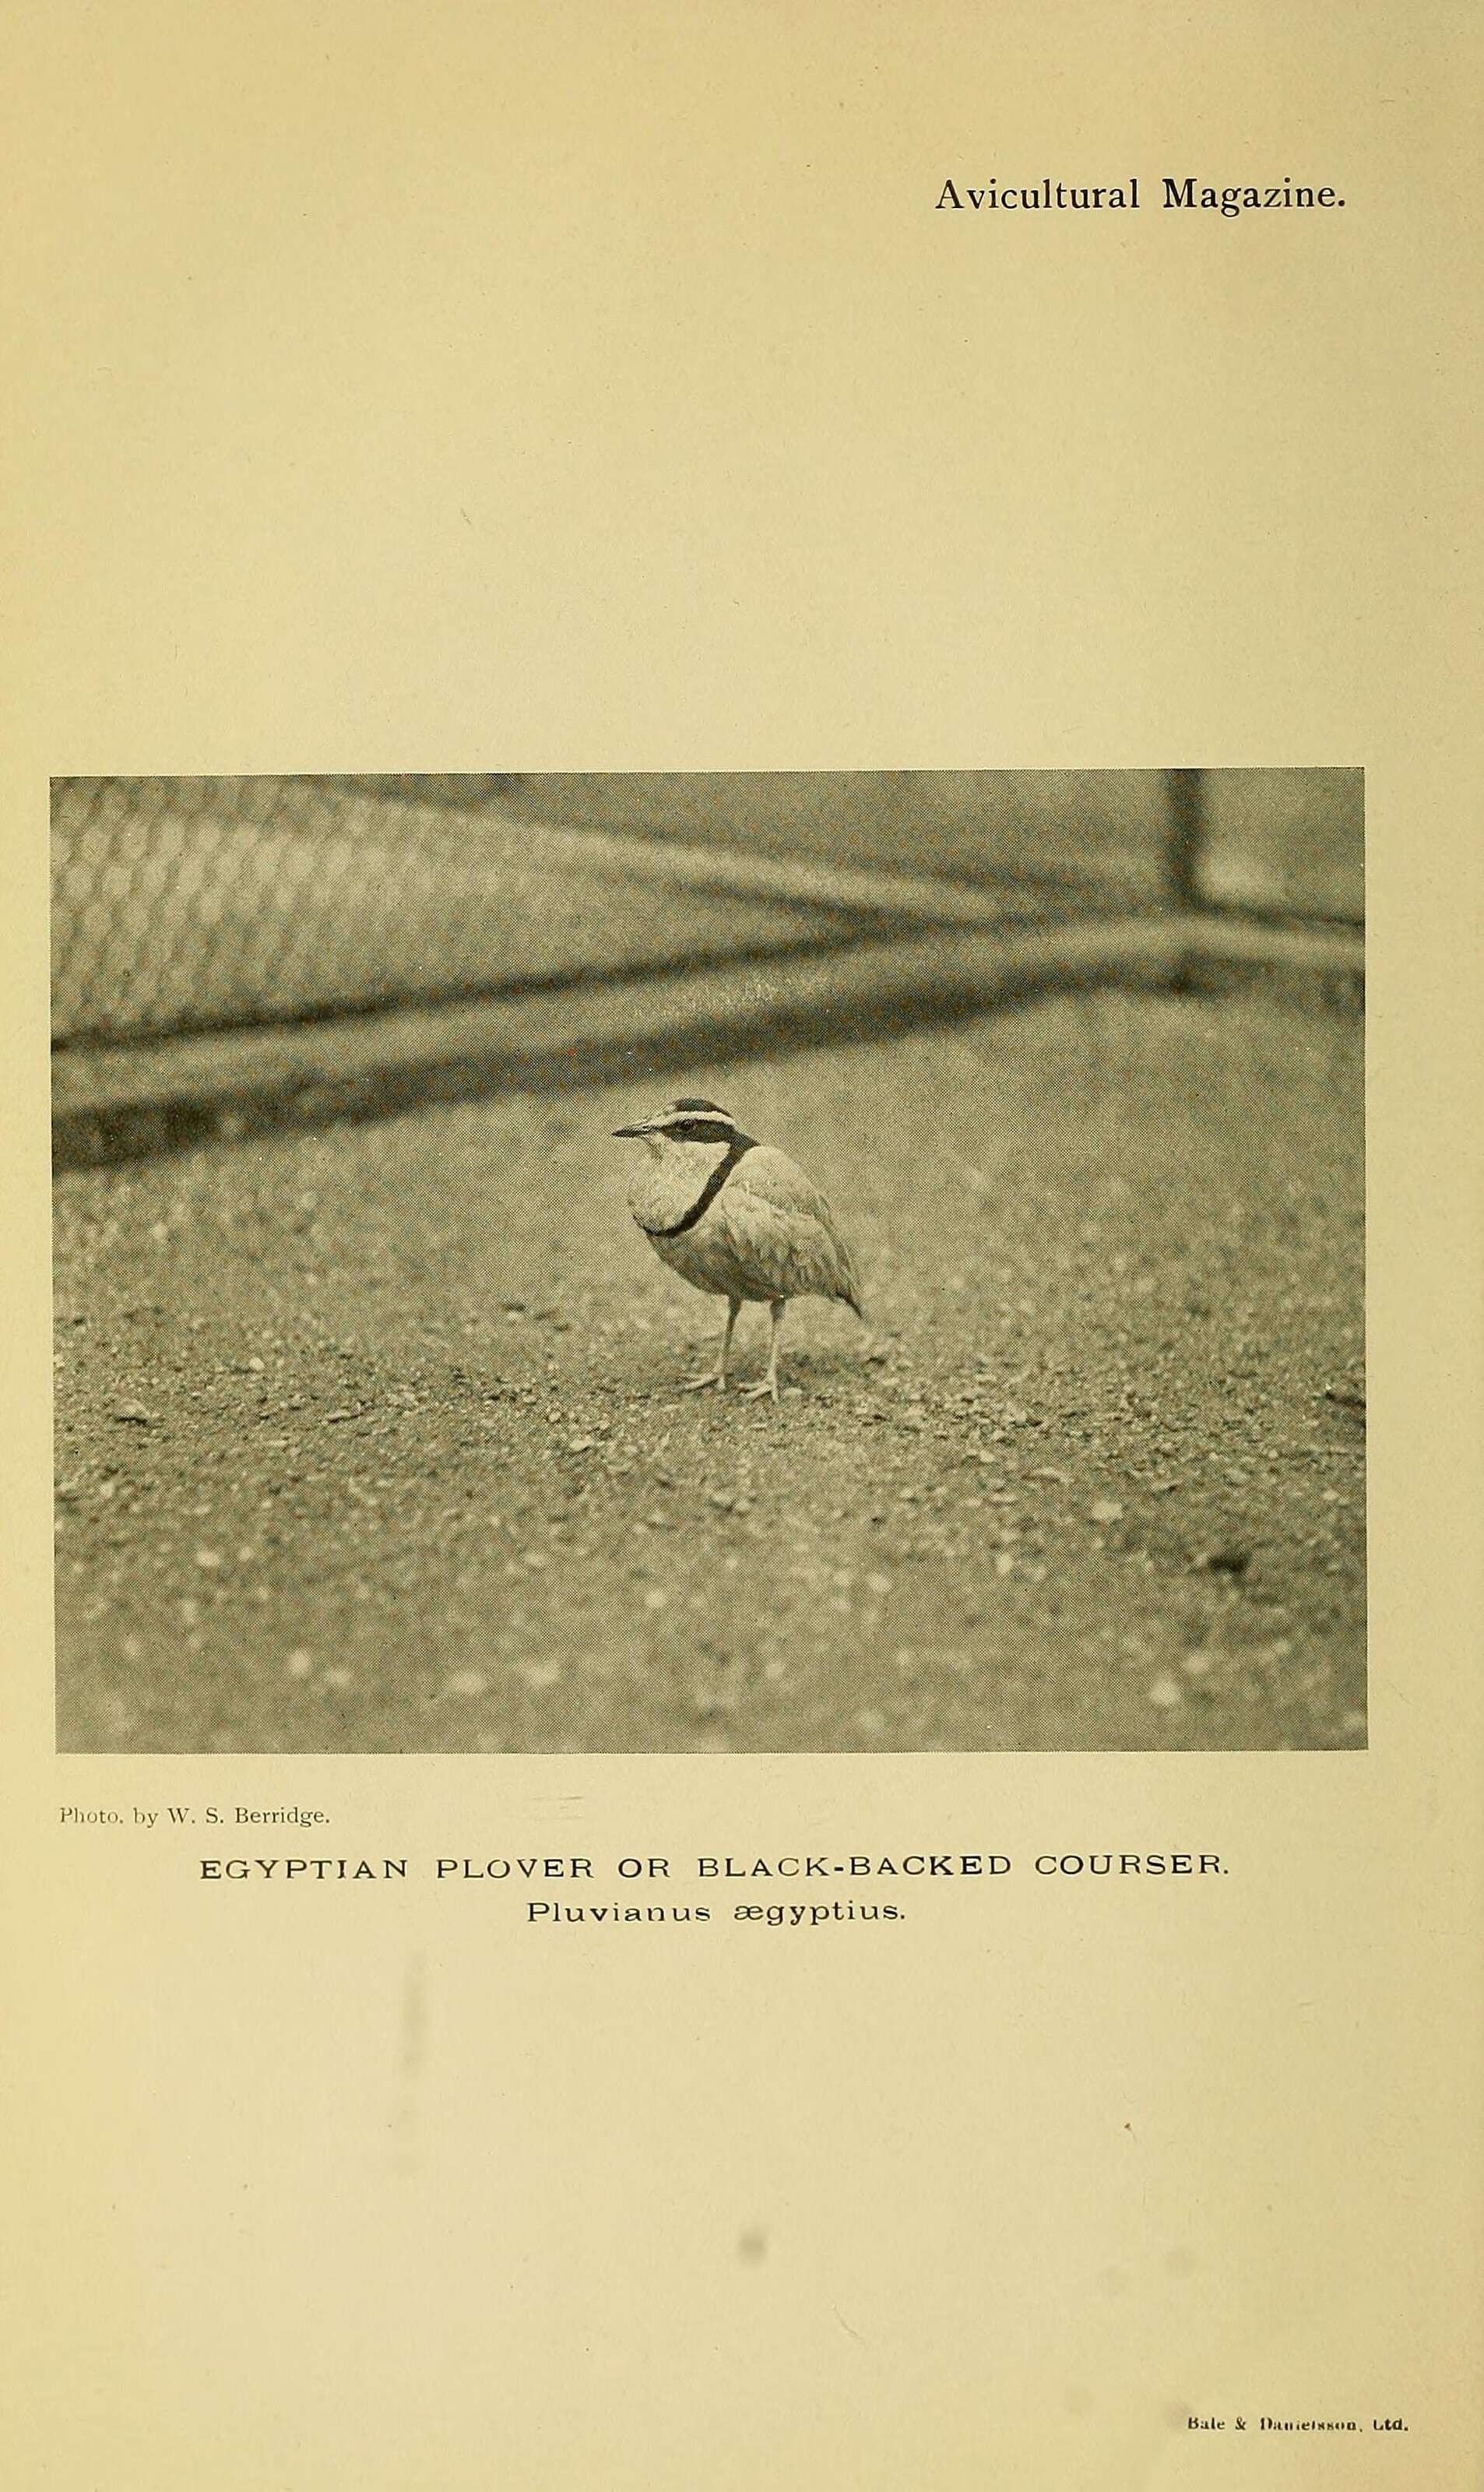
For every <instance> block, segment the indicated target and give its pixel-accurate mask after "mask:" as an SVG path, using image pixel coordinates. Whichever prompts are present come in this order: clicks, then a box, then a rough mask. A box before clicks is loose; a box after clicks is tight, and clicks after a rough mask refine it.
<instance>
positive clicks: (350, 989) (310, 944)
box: [52, 771, 1360, 1046]
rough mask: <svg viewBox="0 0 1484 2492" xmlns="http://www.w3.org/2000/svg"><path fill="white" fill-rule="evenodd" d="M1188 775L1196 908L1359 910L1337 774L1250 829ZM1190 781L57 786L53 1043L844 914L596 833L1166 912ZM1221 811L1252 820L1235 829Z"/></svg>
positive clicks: (371, 1001)
mask: <svg viewBox="0 0 1484 2492" xmlns="http://www.w3.org/2000/svg"><path fill="white" fill-rule="evenodd" d="M1199 775H1201V776H1202V777H1204V778H1206V779H1207V781H1208V793H1211V794H1212V795H1213V802H1212V805H1211V821H1210V825H1209V826H1208V827H1209V829H1210V831H1211V839H1210V848H1209V855H1208V857H1207V860H1206V881H1207V884H1208V886H1209V889H1208V895H1207V896H1209V897H1212V898H1215V899H1218V900H1219V899H1222V898H1226V899H1229V900H1231V899H1234V900H1236V901H1238V902H1241V901H1244V900H1251V899H1252V898H1254V897H1257V898H1259V899H1261V898H1263V897H1264V896H1265V897H1267V898H1274V897H1276V899H1277V900H1278V902H1279V903H1280V904H1281V905H1290V906H1291V905H1294V895H1295V891H1296V894H1297V901H1298V905H1299V906H1300V907H1303V906H1308V907H1309V908H1310V909H1311V911H1312V912H1313V913H1316V914H1331V915H1334V914H1340V915H1350V916H1358V914H1359V905H1358V893H1359V853H1360V820H1359V805H1360V787H1359V774H1358V772H1344V771H1315V772H1308V773H1293V772H1290V773H1279V774H1266V776H1267V777H1268V778H1269V779H1274V780H1276V779H1279V778H1281V779H1284V780H1286V781H1289V782H1305V783H1310V784H1308V785H1307V786H1304V787H1302V788H1301V789H1300V790H1299V799H1301V801H1299V800H1295V799H1294V797H1293V792H1292V789H1291V788H1290V790H1289V793H1288V796H1287V797H1286V799H1285V805H1284V806H1280V807H1277V809H1276V811H1275V810H1274V807H1273V806H1272V805H1269V807H1268V809H1267V811H1266V812H1265V813H1264V811H1263V809H1262V807H1261V804H1257V805H1255V806H1254V805H1253V804H1251V803H1248V804H1247V805H1246V811H1245V813H1244V812H1243V806H1242V803H1240V802H1238V801H1237V799H1238V797H1239V795H1240V791H1239V790H1238V789H1236V787H1235V786H1234V783H1236V782H1238V781H1261V779H1262V778H1263V774H1261V773H1214V774H1199ZM1196 776H1198V774H1193V773H1180V774H1175V773H1158V772H1122V773H1119V772H1103V773H1059V774H1052V773H1047V774H1029V773H998V774H992V773H979V774H975V773H957V774H955V773H947V772H922V773H905V772H894V773H863V774H857V775H856V777H855V778H854V779H853V780H847V779H846V775H845V774H831V773H814V774H810V773H798V774H759V775H758V776H757V777H755V778H748V777H746V776H744V775H743V774H713V775H712V776H710V777H706V776H703V775H702V774H674V775H667V774H649V775H647V776H646V775H644V774H633V775H629V776H621V775H614V776H606V777H595V778H593V779H590V780H586V781H583V780H578V779H574V778H571V777H561V778H556V777H551V778H547V779H528V780H524V781H518V780H515V779H513V778H510V777H501V776H497V775H492V774H490V775H486V776H483V777H470V778H461V779H451V778H423V779H411V778H402V779H395V778H380V779H372V778H359V779H348V778H341V779H333V778H267V777H264V778H210V779H207V778H194V779H184V778H176V779H166V778H134V779H122V778H88V779H84V778H61V779H57V780H54V781H53V783H52V1035H53V1041H54V1043H55V1044H57V1045H63V1046H68V1045H72V1046H75V1045H79V1044H87V1043H94V1044H99V1043H118V1042H120V1041H127V1040H135V1039H143V1038H153V1037H163V1036H164V1035H166V1034H170V1033H174V1032H181V1031H201V1030H210V1029H223V1028H231V1027H240V1026H244V1025H248V1026H251V1025H253V1024H260V1023H275V1022H285V1021H296V1020H303V1019H307V1018H311V1017H315V1016H322V1015H327V1014H331V1013H336V1012H344V1011H348V1010H364V1009H368V1008H372V1007H375V1006H384V1005H390V1004H396V1003H401V1002H432V1001H439V1000H443V999H447V998H453V997H460V996H468V995H473V994H490V993H492V992H502V991H509V990H511V989H515V988H520V987H528V986H530V985H533V984H537V985H539V984H554V983H559V982H561V981H564V980H568V979H572V978H575V977H579V976H591V975H595V974H599V975H613V974H622V973H625V972H628V971H632V970H634V969H638V968H642V967H663V966H667V965H679V964H693V965H695V964H703V963H704V962H706V961H708V960H711V959H718V958H727V957H736V956H738V955H740V954H743V953H746V952H748V951H757V952H768V951H778V950H787V949H789V948H793V947H797V946H800V945H809V944H812V943H820V942H823V941H826V940H829V939H832V938H833V939H839V937H840V934H841V931H842V912H841V911H840V910H839V909H832V908H831V907H830V906H829V905H812V904H811V902H810V901H808V900H801V899H799V898H798V897H797V896H795V897H794V898H792V899H791V900H790V899H788V898H787V897H781V896H780V895H779V894H778V893H776V892H775V893H773V894H771V895H769V894H767V893H765V892H760V891H757V890H755V891H753V892H751V893H749V892H747V891H745V890H743V891H738V890H732V891H729V892H718V891H714V890H712V891H708V890H705V889H703V888H702V889H697V887H695V884H694V880H693V882H692V885H691V887H684V883H685V877H684V876H683V875H681V876H680V877H679V880H678V883H677V885H676V887H673V888H668V887H666V886H665V885H664V883H663V881H662V882H659V883H657V882H656V881H654V880H652V879H650V880H646V879H644V878H643V877H642V876H638V877H634V876H626V875H625V874H624V873H623V872H621V871H620V872H611V871H601V870H598V869H597V867H596V866H595V864H594V857H595V844H596V846H597V847H598V848H601V846H602V844H603V842H604V840H605V838H607V839H608V840H610V841H611V842H612V843H614V844H615V845H616V843H617V842H618V841H620V840H622V839H624V838H629V839H632V838H633V837H635V836H638V837H641V838H648V839H650V840H654V839H655V838H657V837H659V838H663V837H664V836H665V835H666V833H668V832H678V834H679V835H681V836H682V837H684V838H686V839H689V840H691V841H693V842H694V841H696V840H697V839H699V840H702V841H704V840H706V839H712V840H715V841H717V842H718V843H720V844H722V845H726V844H727V843H731V844H732V845H735V844H736V843H738V842H739V841H740V842H741V844H742V845H744V846H748V845H750V846H751V848H752V850H753V852H754V854H755V855H758V856H774V857H777V856H780V855H787V854H794V855H797V856H802V857H806V858H814V859H815V860H819V859H824V860H828V859H829V858H831V857H834V858H835V859H837V860H845V861H846V862H848V863H855V864H860V863H863V864H865V865H867V866H881V865H886V866H890V865H891V864H892V863H893V862H897V863H900V862H901V860H902V859H903V858H904V857H905V856H906V857H911V858H912V859H913V861H914V863H916V864H917V865H918V866H919V867H920V868H922V869H924V870H927V871H936V872H940V873H948V874H953V875H959V876H961V877H963V878H964V879H965V880H967V881H969V882H972V883H977V884H979V885H980V886H985V885H988V886H990V887H992V888H994V889H996V890H997V891H998V892H999V894H1000V896H1001V898H1002V901H1003V904H1004V906H1005V910H1006V913H1007V915H1017V914H1019V915H1022V916H1024V915H1026V914H1029V913H1039V914H1042V915H1044V914H1046V913H1047V912H1048V911H1050V912H1051V913H1056V912H1058V911H1059V912H1070V911H1072V910H1075V909H1078V908H1085V907H1089V906H1092V907H1096V906H1100V905H1101V906H1109V905H1122V906H1127V905H1131V904H1132V905H1143V906H1151V905H1161V904H1162V903H1167V904H1170V903H1172V902H1173V901H1174V900H1176V899H1177V897H1178V894H1177V892H1176V891H1175V890H1174V888H1173V887H1172V884H1171V881H1170V877H1169V871H1168V858H1169V854H1170V847H1169V844H1170V842H1171V839H1172V836H1174V835H1176V834H1177V832H1178V823H1177V820H1176V818H1175V816H1173V815H1172V812H1171V803H1170V800H1171V789H1170V784H1169V783H1171V782H1172V781H1174V780H1176V779H1186V780H1189V779H1193V778H1195V777H1196ZM992 782H993V783H994V784H993V785H991V783H992ZM1225 782H1230V783H1233V784H1232V786H1227V787H1226V789H1225V795H1223V783H1225ZM786 783H787V784H786ZM1043 783H1044V784H1043ZM1094 783H1096V785H1094ZM1250 792H1251V791H1250V790H1249V791H1248V793H1249V795H1250ZM1244 801H1245V800H1244ZM1223 803H1225V805H1226V814H1225V815H1223V812H1222V806H1223ZM1233 806H1234V807H1235V812H1234V813H1233ZM1177 811H1178V809H1177V808H1176V813H1177ZM1232 820H1236V821H1237V823H1238V828H1239V829H1240V823H1241V822H1242V821H1245V822H1246V823H1247V828H1246V830H1245V831H1241V832H1240V836H1238V837H1236V838H1235V840H1234V841H1233V838H1232V836H1231V831H1232ZM552 821H555V822H556V823H558V824H559V823H562V822H566V823H568V824H572V823H578V824H579V825H581V826H583V831H584V836H585V838H586V841H587V845H586V847H585V848H584V847H583V846H582V845H581V843H580V842H579V843H578V844H577V845H576V848H575V850H574V849H573V847H572V846H571V845H570V844H569V847H568V848H566V849H564V848H563V845H562V841H563V838H564V836H566V835H564V833H563V832H562V831H561V830H560V829H556V830H553V829H552V828H551V827H550V824H551V822H552ZM1224 823H1225V825H1226V827H1225V829H1224V828H1223V824H1224ZM1275 825H1276V827H1275ZM1316 825H1318V828H1317V829H1316ZM1187 828H1188V825H1187ZM1316 858H1317V859H1318V864H1316ZM1254 859H1256V860H1257V862H1256V864H1254ZM1295 859H1297V871H1296V874H1295V871H1293V870H1292V869H1293V866H1294V860H1295ZM1244 877H1245V879H1244ZM816 899H817V895H816Z"/></svg>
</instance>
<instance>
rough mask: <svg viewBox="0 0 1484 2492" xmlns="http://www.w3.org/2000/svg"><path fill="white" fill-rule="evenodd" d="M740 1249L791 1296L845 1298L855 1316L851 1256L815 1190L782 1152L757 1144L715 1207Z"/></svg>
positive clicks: (857, 1303) (856, 1297)
mask: <svg viewBox="0 0 1484 2492" xmlns="http://www.w3.org/2000/svg"><path fill="white" fill-rule="evenodd" d="M712 1216H713V1217H714V1218H717V1217H719V1218H720V1220H721V1221H722V1223H723V1224H724V1225H725V1226H727V1227H728V1228H729V1227H731V1226H732V1225H733V1224H734V1225H735V1228H736V1230H737V1231H738V1243H739V1244H741V1243H742V1242H743V1241H744V1240H745V1241H746V1242H747V1243H748V1244H749V1245H750V1247H751V1249H752V1252H753V1254H754V1257H755V1258H758V1257H759V1254H760V1258H761V1260H762V1261H766V1262H767V1264H768V1266H769V1274H770V1278H771V1277H775V1276H776V1280H777V1284H778V1286H779V1287H780V1288H781V1289H782V1290H785V1291H786V1293H787V1294H789V1295H802V1294H804V1293H805V1292H806V1291H815V1292H817V1294H818V1295H819V1296H820V1297H825V1298H844V1299H845V1300H846V1303H847V1305H850V1306H853V1307H855V1308H856V1309H857V1311H858V1310H859V1307H860V1288H859V1284H858V1283H857V1281H856V1278H855V1270H854V1266H853V1265H852V1263H851V1261H850V1250H849V1248H848V1247H847V1246H846V1242H845V1239H844V1238H843V1237H842V1236H841V1234H840V1231H839V1230H838V1229H837V1228H836V1226H835V1215H834V1213H833V1212H832V1211H831V1209H830V1207H829V1204H828V1203H827V1202H826V1201H825V1199H824V1197H823V1195H822V1194H821V1193H820V1192H819V1189H818V1187H817V1186H816V1185H815V1184H813V1183H812V1182H811V1181H810V1179H809V1178H808V1177H807V1176H806V1175H805V1174H804V1172H803V1170H802V1169H801V1168H798V1167H796V1166H795V1164H794V1162H793V1161H792V1160H791V1159H789V1158H788V1156H787V1153H786V1152H784V1151H777V1150H774V1149H773V1147H772V1145H771V1144H770V1143H765V1142H764V1143H758V1144H757V1147H756V1148H755V1149H753V1150H750V1151H748V1152H747V1153H746V1154H745V1156H744V1157H743V1158H742V1159H740V1160H739V1161H738V1163H737V1165H736V1168H735V1169H734V1170H733V1172H732V1174H731V1177H730V1179H729V1181H728V1182H727V1184H726V1185H725V1186H724V1187H723V1188H722V1191H721V1193H720V1194H719V1195H718V1196H717V1199H716V1202H715V1205H714V1207H713V1215H712Z"/></svg>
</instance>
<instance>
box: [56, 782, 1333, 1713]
mask: <svg viewBox="0 0 1484 2492" xmlns="http://www.w3.org/2000/svg"><path fill="white" fill-rule="evenodd" d="M51 838H52V1141H53V1168H54V1228H53V1244H54V1254H53V1264H54V1280H55V1296H56V1325H57V1332H56V1348H55V1460H56V1530H57V1538H56V1561H55V1563H56V1577H55V1584H56V1638H57V1641H56V1669H57V1717H56V1718H57V1742H58V1747H59V1749H60V1750H61V1751H63V1752H93V1753H100V1754H110V1753H112V1754H122V1753H126V1752H132V1753H136V1754H171V1753H174V1754H185V1753H193V1752H203V1753H212V1752H215V1753H218V1754H223V1755H231V1754H252V1753H257V1754H262V1753H269V1754H271V1753H275V1752H277V1753H282V1754H300V1755H310V1754H320V1755H323V1754H438V1753H453V1752H460V1751H461V1752H474V1753H479V1752H485V1753H490V1754H500V1753H525V1754H530V1755H543V1754H557V1753H573V1754H580V1753H589V1754H594V1753H605V1752H606V1753H631V1754H641V1753H652V1754H664V1753H685V1752H752V1753H755V1754H766V1753H779V1754H785V1753H791V1754H813V1755H828V1754H835V1753H844V1752H861V1753H864V1752H873V1751H891V1752H899V1753H927V1752H932V1751H935V1750H946V1751H958V1752H975V1751H984V1752H993V1751H1016V1750H1018V1751H1036V1752H1043V1753H1048V1752H1058V1753H1069V1752H1077V1751H1090V1750H1121V1751H1143V1750H1186V1751H1202V1750H1276V1749H1345V1748H1350V1749H1353V1748H1362V1747H1364V1746H1365V1744H1366V1642H1365V1545H1364V1528H1365V1411H1366V1387H1365V1365H1364V1290H1363V1272H1364V1229H1363V1215H1364V1134H1363V1095H1362V1093H1363V993H1364V986H1363V959H1364V932H1363V925H1364V879H1363V847H1364V840H1363V787H1362V774H1361V772H1360V771H1359V770H1358V769H1355V768H1351V767H1348V766H1340V765H1337V766H1335V767H1333V768H1303V769H1295V768H1288V767H1278V766H1274V767H1268V768H1259V767H1253V768H1240V769H1237V768H1202V767H1195V766H1188V767H1187V766H1180V767H1173V766H1172V767H1169V768H1158V769H1155V768H1151V769H1142V770H1136V769H1117V770H1075V771H1069V770H1055V771H1038V770H999V769H993V770H942V771H938V770H904V771H848V772H846V771H841V772H832V771H818V770H816V771H806V772H797V771H788V770H779V771H777V772H772V771H769V772H727V771H721V772H655V773H643V772H632V771H631V772H624V773H607V774H606V773H602V772H594V773H588V774H551V773H546V774H541V773H534V774H533V773H519V772H510V773H504V774H499V773H490V774H488V775H485V776H458V777H437V776H430V775H426V774H424V775H419V776H403V777H395V776H388V777H371V776H360V777H351V778H346V777H340V778H336V777H328V776H327V777H306V776H283V777H266V776H264V777H252V778H241V777H239V778H217V779H203V778H188V777H180V778H174V779H171V778H149V779H142V778H134V779H129V778H114V779H108V778H57V779H55V780H54V781H53V783H52V791H51Z"/></svg>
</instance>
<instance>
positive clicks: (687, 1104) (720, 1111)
mask: <svg viewBox="0 0 1484 2492" xmlns="http://www.w3.org/2000/svg"><path fill="white" fill-rule="evenodd" d="M673 1104H674V1106H675V1107H677V1108H704V1109H705V1111H706V1112H707V1113H708V1115H712V1116H725V1115H726V1114H727V1111H726V1109H725V1108H719V1107H718V1106H717V1104H716V1101H715V1100H714V1099H676V1100H675V1101H674V1103H673ZM727 1121H728V1123H729V1122H730V1119H729V1118H728V1119H727Z"/></svg>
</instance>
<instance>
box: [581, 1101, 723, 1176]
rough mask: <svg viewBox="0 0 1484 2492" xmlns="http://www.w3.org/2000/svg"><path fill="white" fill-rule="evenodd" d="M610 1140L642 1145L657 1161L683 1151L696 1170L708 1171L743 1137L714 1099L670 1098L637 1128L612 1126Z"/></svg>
mask: <svg viewBox="0 0 1484 2492" xmlns="http://www.w3.org/2000/svg"><path fill="white" fill-rule="evenodd" d="M613 1139H614V1141H615V1142H642V1143H643V1145H644V1148H645V1149H646V1150H647V1151H649V1152H650V1153H651V1154H652V1155H653V1156H654V1157H655V1158H656V1159H661V1158H664V1157H665V1156H666V1155H667V1154H668V1153H671V1152H675V1153H682V1152H683V1153H684V1155H685V1156H686V1158H687V1159H691V1160H694V1161H695V1163H696V1165H697V1167H701V1168H705V1169H707V1170H709V1169H711V1168H714V1167H715V1165H716V1163H717V1162H718V1161H719V1160H721V1159H723V1158H725V1156H726V1154H727V1151H729V1150H730V1149H731V1147H732V1144H733V1143H734V1142H741V1141H745V1140H746V1137H745V1136H744V1135H743V1134H742V1133H741V1132H740V1131H739V1129H738V1126H737V1120H736V1118H735V1117H734V1116H730V1115H728V1114H727V1110H726V1109H725V1108H719V1107H718V1106H717V1104H716V1101H715V1100H714V1099H671V1100H669V1101H668V1104H667V1105H666V1106H665V1107H663V1108H657V1109H656V1111H655V1112H654V1114H653V1115H652V1116H645V1117H644V1118H643V1119H642V1120H641V1122H640V1123H638V1124H637V1125H615V1127H614V1128H613Z"/></svg>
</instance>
